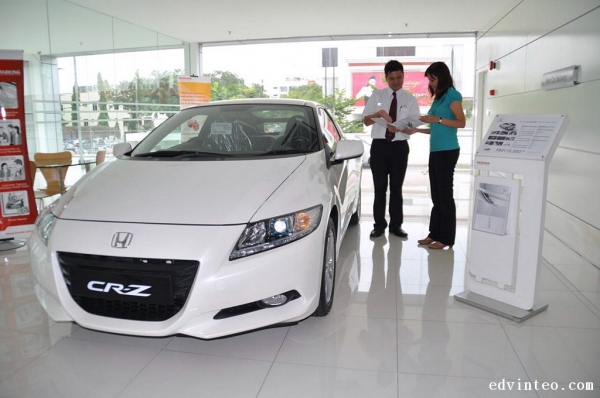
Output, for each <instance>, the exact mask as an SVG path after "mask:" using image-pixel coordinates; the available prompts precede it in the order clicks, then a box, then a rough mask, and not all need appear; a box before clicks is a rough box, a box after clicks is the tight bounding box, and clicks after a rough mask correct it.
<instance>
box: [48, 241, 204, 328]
mask: <svg viewBox="0 0 600 398" xmlns="http://www.w3.org/2000/svg"><path fill="white" fill-rule="evenodd" d="M58 262H59V264H60V268H61V271H62V275H63V278H64V280H65V283H66V284H67V287H68V289H69V293H70V294H71V297H73V300H75V302H76V303H77V304H78V305H79V306H80V307H81V308H82V309H83V310H84V311H86V312H88V313H90V314H94V315H99V316H105V317H109V318H118V319H128V320H134V321H148V322H160V321H164V320H167V319H169V318H171V317H172V316H174V315H175V314H177V313H178V312H179V311H180V310H181V308H183V306H184V304H185V302H186V300H187V298H188V295H189V293H190V290H191V288H192V284H193V282H194V278H195V276H196V272H197V271H198V267H199V265H200V263H199V262H198V261H190V260H172V259H145V258H144V259H142V258H131V257H112V256H98V255H90V254H79V253H66V252H59V253H58ZM74 269H77V270H78V272H79V271H91V272H111V273H114V274H119V275H125V276H126V275H128V274H129V275H136V276H137V277H142V278H143V277H144V276H146V277H150V278H152V277H154V278H155V277H166V276H168V277H169V278H170V284H171V292H172V304H169V305H164V304H152V303H143V302H135V301H132V300H131V299H128V300H119V299H118V300H112V299H103V298H97V297H93V296H92V295H87V294H81V293H80V294H76V293H74V291H73V289H72V284H71V271H72V270H74Z"/></svg>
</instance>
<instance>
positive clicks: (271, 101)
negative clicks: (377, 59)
mask: <svg viewBox="0 0 600 398" xmlns="http://www.w3.org/2000/svg"><path fill="white" fill-rule="evenodd" d="M251 104H265V105H299V106H309V107H312V108H316V107H317V106H322V105H321V104H319V103H318V102H315V101H307V100H303V99H292V98H244V99H235V100H222V101H211V102H207V103H205V104H200V105H195V106H191V107H189V108H203V107H206V106H215V105H251ZM189 108H186V109H189Z"/></svg>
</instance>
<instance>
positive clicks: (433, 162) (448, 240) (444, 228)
mask: <svg viewBox="0 0 600 398" xmlns="http://www.w3.org/2000/svg"><path fill="white" fill-rule="evenodd" d="M459 153H460V149H453V150H450V151H439V152H431V153H430V154H429V184H430V187H431V201H432V202H433V208H432V209H431V218H430V219H429V237H430V238H431V239H433V240H435V241H438V242H441V243H444V244H446V245H454V239H455V238H456V204H455V203H454V168H455V167H456V162H458V155H459Z"/></svg>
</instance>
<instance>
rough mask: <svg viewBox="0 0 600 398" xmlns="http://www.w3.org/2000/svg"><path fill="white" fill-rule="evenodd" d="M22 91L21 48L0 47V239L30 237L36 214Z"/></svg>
mask: <svg viewBox="0 0 600 398" xmlns="http://www.w3.org/2000/svg"><path fill="white" fill-rule="evenodd" d="M24 91H25V90H24V79H23V51H17V50H0V240H5V239H10V238H27V237H29V235H30V234H31V232H32V231H33V223H34V222H35V219H36V217H37V208H36V203H35V196H34V194H33V181H32V178H31V173H30V171H29V170H30V168H29V156H28V155H27V139H26V138H25V137H26V132H25V100H24V98H25V94H24Z"/></svg>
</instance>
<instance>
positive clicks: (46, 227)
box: [35, 205, 56, 246]
mask: <svg viewBox="0 0 600 398" xmlns="http://www.w3.org/2000/svg"><path fill="white" fill-rule="evenodd" d="M52 208H53V206H52V205H50V206H48V207H46V208H44V210H42V212H41V213H40V214H39V216H38V218H37V219H36V220H35V229H36V231H37V234H38V235H39V237H40V239H41V240H42V242H43V243H44V245H46V246H48V239H50V234H51V233H52V228H54V220H56V217H55V216H54V214H52Z"/></svg>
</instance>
